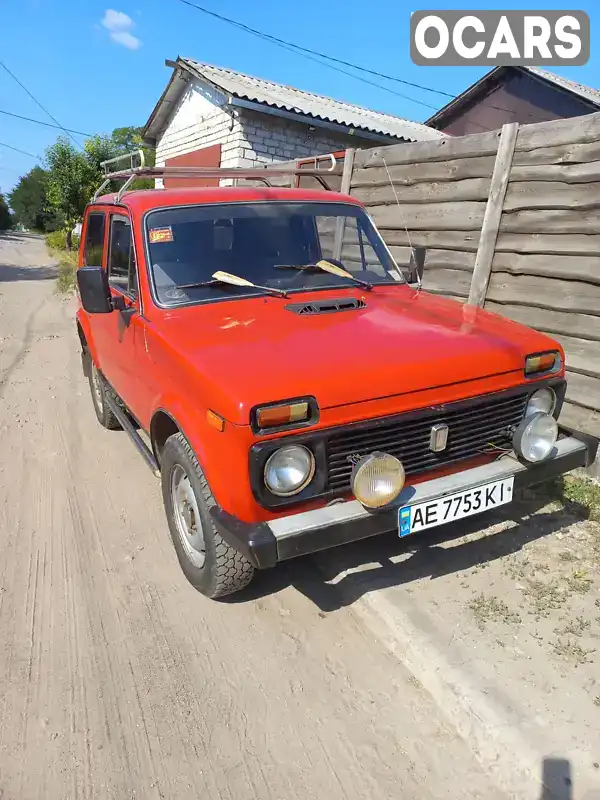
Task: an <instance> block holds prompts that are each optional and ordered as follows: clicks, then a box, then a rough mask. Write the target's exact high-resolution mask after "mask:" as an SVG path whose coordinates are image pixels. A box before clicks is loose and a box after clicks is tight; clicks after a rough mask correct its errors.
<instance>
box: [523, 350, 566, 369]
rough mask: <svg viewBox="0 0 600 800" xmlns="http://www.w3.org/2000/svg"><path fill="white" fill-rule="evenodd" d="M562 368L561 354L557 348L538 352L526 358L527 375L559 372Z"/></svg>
mask: <svg viewBox="0 0 600 800" xmlns="http://www.w3.org/2000/svg"><path fill="white" fill-rule="evenodd" d="M558 369H560V354H559V353H557V352H556V351H555V350H552V351H551V352H549V353H538V354H537V355H534V356H527V358H526V359H525V375H539V374H540V373H541V372H557V371H558Z"/></svg>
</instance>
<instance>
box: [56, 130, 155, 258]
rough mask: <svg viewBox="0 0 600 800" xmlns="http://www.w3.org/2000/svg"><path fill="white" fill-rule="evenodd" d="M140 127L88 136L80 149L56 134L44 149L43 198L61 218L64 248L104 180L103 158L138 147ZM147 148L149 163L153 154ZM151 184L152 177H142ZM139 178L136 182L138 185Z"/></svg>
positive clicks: (152, 160) (140, 141)
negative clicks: (44, 191)
mask: <svg viewBox="0 0 600 800" xmlns="http://www.w3.org/2000/svg"><path fill="white" fill-rule="evenodd" d="M141 145H142V137H141V128H133V127H129V128H115V130H114V131H113V133H112V136H110V137H109V136H92V137H90V138H89V139H87V140H86V142H85V144H84V149H83V152H80V151H78V150H77V149H76V148H75V147H74V146H73V144H71V142H70V141H69V140H68V139H66V138H65V137H60V138H59V139H58V140H57V141H56V143H55V144H53V145H52V146H51V147H49V148H48V149H47V150H46V164H47V175H48V178H47V198H48V203H49V206H50V207H51V209H52V210H53V211H54V213H55V214H56V215H58V216H59V217H60V218H62V219H63V220H64V225H65V228H66V234H67V236H66V238H67V248H68V249H70V248H71V231H72V229H73V227H74V225H75V224H76V223H77V222H78V221H79V220H80V219H81V218H82V216H83V212H84V210H85V206H86V204H87V203H88V202H89V201H90V199H91V197H92V195H93V194H94V192H95V191H96V190H97V189H98V187H99V186H100V184H101V183H102V182H103V180H104V171H103V169H102V167H101V164H102V162H103V161H108V160H109V159H111V158H115V157H116V156H118V155H122V154H124V153H127V152H131V151H132V150H136V149H139V148H140V147H141ZM147 152H148V157H149V159H150V160H149V163H151V164H154V155H153V153H151V151H147ZM144 183H145V184H146V185H149V186H153V185H154V182H153V181H145V182H144ZM140 184H142V182H139V183H138V184H136V186H138V188H141V187H140Z"/></svg>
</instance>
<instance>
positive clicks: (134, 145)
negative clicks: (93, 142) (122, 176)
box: [110, 126, 154, 167]
mask: <svg viewBox="0 0 600 800" xmlns="http://www.w3.org/2000/svg"><path fill="white" fill-rule="evenodd" d="M142 131H143V128H136V127H133V126H129V127H128V128H115V129H114V131H113V132H112V134H111V137H110V138H111V141H112V142H113V143H114V145H115V148H116V150H117V151H118V152H117V153H115V155H121V154H123V153H131V152H132V151H133V150H143V151H144V156H145V159H146V166H150V167H153V166H154V150H151V149H150V148H148V147H144V140H143V139H142Z"/></svg>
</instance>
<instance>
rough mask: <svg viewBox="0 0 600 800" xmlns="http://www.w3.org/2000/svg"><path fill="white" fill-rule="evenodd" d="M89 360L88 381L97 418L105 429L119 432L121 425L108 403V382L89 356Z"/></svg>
mask: <svg viewBox="0 0 600 800" xmlns="http://www.w3.org/2000/svg"><path fill="white" fill-rule="evenodd" d="M88 358H89V364H88V380H89V383H90V392H91V395H92V403H93V406H94V411H95V412H96V416H97V417H98V422H99V423H100V425H102V426H103V427H104V428H108V430H111V431H117V430H119V429H120V427H121V425H120V424H119V420H118V419H117V418H116V417H115V415H114V414H113V412H112V411H111V410H110V408H109V407H108V403H107V402H106V393H107V391H108V390H107V388H106V382H105V380H104V377H103V376H102V373H101V372H100V370H98V369H96V367H95V366H94V362H93V361H92V359H91V357H90V356H88Z"/></svg>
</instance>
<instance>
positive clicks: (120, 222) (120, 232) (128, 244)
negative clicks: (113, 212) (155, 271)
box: [108, 216, 137, 295]
mask: <svg viewBox="0 0 600 800" xmlns="http://www.w3.org/2000/svg"><path fill="white" fill-rule="evenodd" d="M108 282H109V283H110V284H111V285H112V286H114V287H116V288H118V289H121V291H123V292H128V293H129V294H133V295H135V294H137V276H136V264H135V251H134V249H133V241H132V237H131V225H130V223H129V219H128V218H127V217H118V216H113V218H112V220H111V223H110V248H109V251H108Z"/></svg>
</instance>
